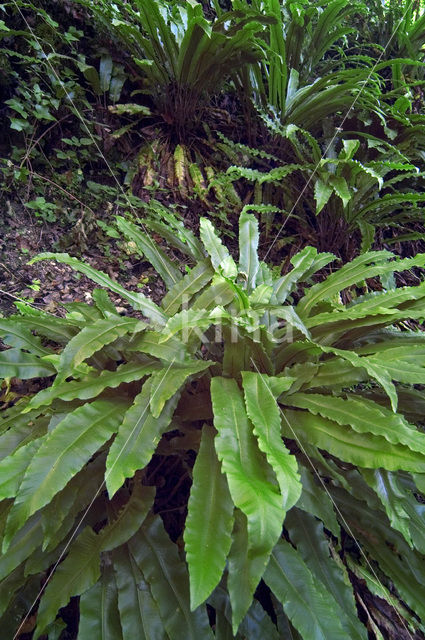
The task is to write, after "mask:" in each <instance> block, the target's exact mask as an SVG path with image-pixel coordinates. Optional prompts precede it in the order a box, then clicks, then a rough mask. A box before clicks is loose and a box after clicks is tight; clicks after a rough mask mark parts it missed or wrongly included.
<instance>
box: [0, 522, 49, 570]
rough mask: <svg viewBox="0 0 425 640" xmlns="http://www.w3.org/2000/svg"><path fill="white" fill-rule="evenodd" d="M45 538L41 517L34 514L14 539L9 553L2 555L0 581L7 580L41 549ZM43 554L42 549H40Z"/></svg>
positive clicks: (0, 556) (0, 557) (0, 559)
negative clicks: (17, 568)
mask: <svg viewBox="0 0 425 640" xmlns="http://www.w3.org/2000/svg"><path fill="white" fill-rule="evenodd" d="M42 538H43V530H42V526H41V517H40V514H39V513H36V514H34V515H33V516H31V517H30V518H28V520H26V522H25V524H24V526H23V527H22V528H21V529H20V531H18V533H17V534H16V535H15V536H14V537H13V538H12V541H11V543H10V545H9V547H8V550H7V553H3V554H2V555H0V580H3V579H4V578H6V577H7V576H8V575H9V574H10V573H11V572H12V571H14V570H15V569H16V567H18V566H19V565H20V564H21V563H22V562H24V561H25V560H26V559H27V558H29V557H30V555H31V554H32V553H33V552H34V551H35V550H36V549H37V548H38V547H40V544H41V541H42ZM39 551H40V552H41V548H39Z"/></svg>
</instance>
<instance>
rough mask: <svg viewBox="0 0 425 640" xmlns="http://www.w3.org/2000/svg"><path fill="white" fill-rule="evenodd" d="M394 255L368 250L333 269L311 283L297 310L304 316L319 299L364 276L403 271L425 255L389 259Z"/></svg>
mask: <svg viewBox="0 0 425 640" xmlns="http://www.w3.org/2000/svg"><path fill="white" fill-rule="evenodd" d="M392 257H394V256H393V254H392V253H390V252H389V251H370V252H369V253H364V254H362V255H361V256H358V257H357V258H354V260H352V261H351V262H349V263H347V264H345V265H344V266H343V267H341V268H340V269H338V271H335V272H334V273H332V274H331V275H330V276H328V277H327V278H326V280H324V281H323V282H320V283H318V284H315V285H313V286H312V287H311V288H310V289H309V291H308V292H307V293H306V295H305V296H304V297H303V299H302V300H301V301H300V302H299V304H298V305H297V312H298V314H299V315H300V316H301V317H302V318H305V317H306V316H307V315H308V314H309V312H310V310H311V309H313V308H314V306H315V305H316V304H317V303H318V302H319V301H320V300H328V299H329V298H331V297H332V296H333V295H335V294H337V293H339V292H340V291H342V290H343V289H345V288H346V287H349V286H351V285H353V284H356V283H357V282H360V281H362V280H364V279H365V278H372V277H375V276H377V275H383V274H386V273H390V272H392V271H404V270H406V269H410V268H412V267H414V266H422V264H423V263H424V262H425V255H423V254H418V255H417V256H415V257H414V258H406V259H404V260H397V259H396V260H391V261H390V258H392Z"/></svg>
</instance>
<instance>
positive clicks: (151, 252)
mask: <svg viewBox="0 0 425 640" xmlns="http://www.w3.org/2000/svg"><path fill="white" fill-rule="evenodd" d="M117 226H118V229H119V230H120V231H122V233H124V235H125V236H126V237H127V239H128V240H131V242H134V243H135V244H136V247H137V249H138V251H139V252H140V253H141V254H142V256H145V257H146V258H147V259H148V260H149V262H150V263H151V265H152V266H153V267H154V269H155V270H156V271H157V272H158V273H159V275H160V276H161V278H162V279H163V280H164V282H165V286H166V287H167V289H171V287H173V285H175V284H176V283H177V282H179V281H180V280H181V278H182V274H181V271H180V269H178V267H177V266H176V265H175V264H173V262H171V260H170V259H169V257H168V256H167V255H166V254H165V253H164V252H163V251H162V250H161V249H160V248H159V247H158V246H157V245H156V244H155V242H153V241H152V240H151V238H149V236H148V235H146V234H145V233H143V232H142V230H141V229H140V228H139V227H137V226H136V225H135V224H133V223H132V222H129V221H128V220H125V218H122V217H121V216H117Z"/></svg>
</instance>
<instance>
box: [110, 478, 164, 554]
mask: <svg viewBox="0 0 425 640" xmlns="http://www.w3.org/2000/svg"><path fill="white" fill-rule="evenodd" d="M154 497H155V489H154V487H145V486H142V485H141V484H140V483H139V484H136V485H135V486H134V488H133V492H132V494H131V496H130V499H129V500H128V502H127V503H126V504H125V506H124V507H123V508H122V509H121V510H120V511H119V512H118V514H117V515H116V517H115V518H114V519H113V520H112V521H111V522H110V523H109V524H108V525H107V526H106V527H104V528H103V529H102V530H101V531H100V532H99V534H98V536H99V549H100V550H101V551H112V550H113V549H115V548H116V547H119V546H120V545H122V544H125V543H126V542H128V540H129V539H130V538H131V537H132V536H133V535H134V534H135V533H136V532H137V531H138V530H139V528H140V526H141V525H142V523H143V521H144V519H145V518H146V516H147V514H148V511H149V509H150V508H151V506H152V503H153V500H154Z"/></svg>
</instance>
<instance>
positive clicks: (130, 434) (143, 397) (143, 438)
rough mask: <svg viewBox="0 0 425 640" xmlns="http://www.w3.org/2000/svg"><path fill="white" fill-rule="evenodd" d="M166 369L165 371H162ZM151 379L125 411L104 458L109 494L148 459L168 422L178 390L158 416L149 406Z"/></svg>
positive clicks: (174, 405)
mask: <svg viewBox="0 0 425 640" xmlns="http://www.w3.org/2000/svg"><path fill="white" fill-rule="evenodd" d="M164 373H165V372H164ZM151 391H152V382H151V380H148V381H147V382H145V384H144V385H143V389H142V391H141V392H140V393H139V395H138V396H136V398H135V400H134V403H133V405H132V406H131V407H130V408H129V409H128V411H127V412H126V414H125V416H124V419H123V421H122V424H121V425H120V427H119V430H118V434H117V436H116V438H115V440H114V442H113V443H112V446H111V448H110V450H109V454H108V458H107V461H106V475H105V483H106V488H107V489H108V493H109V496H110V497H112V496H113V495H114V494H115V493H116V491H117V490H118V489H119V488H120V487H121V485H122V484H123V482H124V480H125V479H126V478H132V477H133V475H134V473H135V472H136V471H137V470H138V469H143V468H144V467H145V466H146V465H147V464H148V463H149V461H150V459H151V457H152V455H153V453H154V451H155V449H156V447H157V444H158V442H159V441H160V439H161V436H162V434H163V433H164V431H165V430H166V429H167V427H168V426H169V424H170V422H171V418H172V415H173V413H174V410H175V407H176V405H177V402H178V399H179V394H175V395H174V396H173V397H172V398H171V399H170V400H168V401H167V403H166V405H165V407H164V409H163V410H162V413H161V415H160V416H159V418H154V417H153V415H152V414H151V412H150V410H149V402H150V396H151Z"/></svg>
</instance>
